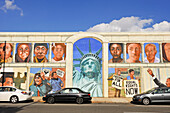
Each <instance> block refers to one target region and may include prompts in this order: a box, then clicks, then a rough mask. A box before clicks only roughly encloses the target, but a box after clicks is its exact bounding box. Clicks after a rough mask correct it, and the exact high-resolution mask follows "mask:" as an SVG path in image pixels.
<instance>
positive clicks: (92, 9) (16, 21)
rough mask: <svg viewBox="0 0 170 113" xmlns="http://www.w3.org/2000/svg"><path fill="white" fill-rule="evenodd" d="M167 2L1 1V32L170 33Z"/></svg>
mask: <svg viewBox="0 0 170 113" xmlns="http://www.w3.org/2000/svg"><path fill="white" fill-rule="evenodd" d="M169 4H170V0H50V1H49V0H0V32H4V31H5V32H79V31H89V32H136V31H170V15H169V11H170V7H169Z"/></svg>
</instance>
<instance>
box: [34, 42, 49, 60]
mask: <svg viewBox="0 0 170 113" xmlns="http://www.w3.org/2000/svg"><path fill="white" fill-rule="evenodd" d="M47 51H48V45H47V43H35V45H34V54H35V56H34V59H33V60H34V62H35V63H44V62H48V59H47V58H46V55H47Z"/></svg>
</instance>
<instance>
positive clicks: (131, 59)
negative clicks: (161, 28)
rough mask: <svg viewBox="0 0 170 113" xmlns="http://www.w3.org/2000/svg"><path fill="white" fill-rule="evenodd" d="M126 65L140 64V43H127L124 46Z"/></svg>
mask: <svg viewBox="0 0 170 113" xmlns="http://www.w3.org/2000/svg"><path fill="white" fill-rule="evenodd" d="M126 53H127V60H126V62H127V63H141V59H140V56H141V45H140V43H127V45H126Z"/></svg>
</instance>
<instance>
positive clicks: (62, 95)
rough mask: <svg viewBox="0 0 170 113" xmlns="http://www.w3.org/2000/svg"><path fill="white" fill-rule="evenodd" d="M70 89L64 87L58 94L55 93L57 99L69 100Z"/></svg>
mask: <svg viewBox="0 0 170 113" xmlns="http://www.w3.org/2000/svg"><path fill="white" fill-rule="evenodd" d="M68 93H69V89H63V90H61V91H60V92H59V93H58V94H56V95H55V100H56V101H67V100H68Z"/></svg>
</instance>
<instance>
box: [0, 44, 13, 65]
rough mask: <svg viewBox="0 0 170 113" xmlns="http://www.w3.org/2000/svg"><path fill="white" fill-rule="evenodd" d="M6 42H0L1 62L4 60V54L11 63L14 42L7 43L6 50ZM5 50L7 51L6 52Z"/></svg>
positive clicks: (6, 60)
mask: <svg viewBox="0 0 170 113" xmlns="http://www.w3.org/2000/svg"><path fill="white" fill-rule="evenodd" d="M4 47H5V43H0V62H4V55H5V54H6V55H5V62H7V63H11V62H12V54H13V44H12V43H6V49H5V50H4ZM4 51H6V52H5V53H4Z"/></svg>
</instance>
